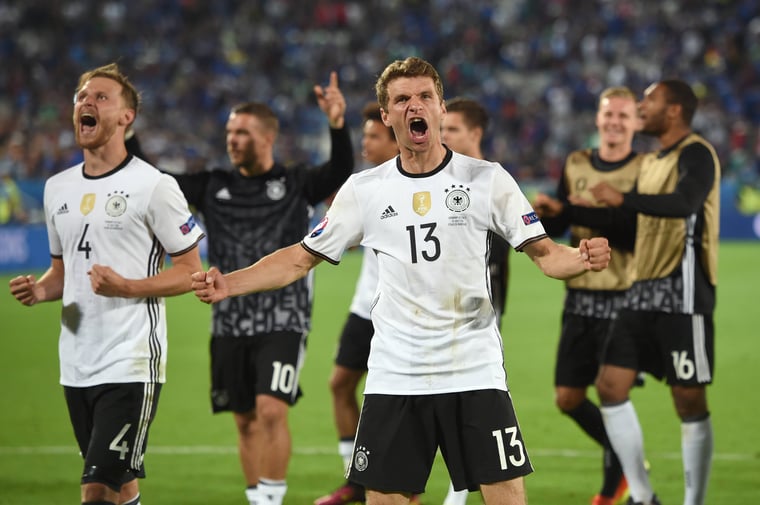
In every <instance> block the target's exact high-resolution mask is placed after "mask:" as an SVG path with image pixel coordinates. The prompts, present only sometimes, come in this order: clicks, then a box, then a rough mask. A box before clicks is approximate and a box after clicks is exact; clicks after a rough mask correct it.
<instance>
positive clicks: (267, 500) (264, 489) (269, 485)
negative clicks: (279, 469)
mask: <svg viewBox="0 0 760 505" xmlns="http://www.w3.org/2000/svg"><path fill="white" fill-rule="evenodd" d="M257 488H258V491H259V493H258V500H259V503H258V504H257V505H282V498H283V497H284V496H285V492H286V491H287V490H288V485H287V484H286V482H285V481H284V480H270V479H261V478H260V479H259V485H258V486H257Z"/></svg>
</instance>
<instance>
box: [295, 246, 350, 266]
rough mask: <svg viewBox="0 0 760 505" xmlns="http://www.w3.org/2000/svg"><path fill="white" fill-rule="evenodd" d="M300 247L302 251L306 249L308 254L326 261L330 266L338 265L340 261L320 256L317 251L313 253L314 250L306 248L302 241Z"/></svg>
mask: <svg viewBox="0 0 760 505" xmlns="http://www.w3.org/2000/svg"><path fill="white" fill-rule="evenodd" d="M301 247H303V248H304V249H306V251H307V252H308V253H309V254H313V255H314V256H317V257H319V258H322V259H323V260H325V261H326V262H328V263H331V264H333V265H337V264H339V263H340V261H339V260H334V259H332V258H330V257H328V256H325V255H324V254H322V253H320V252H318V251H315V250H314V249H312V248H311V247H309V246H307V245H306V244H305V243H304V242H303V241H301Z"/></svg>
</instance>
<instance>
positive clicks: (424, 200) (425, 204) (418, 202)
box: [412, 191, 431, 216]
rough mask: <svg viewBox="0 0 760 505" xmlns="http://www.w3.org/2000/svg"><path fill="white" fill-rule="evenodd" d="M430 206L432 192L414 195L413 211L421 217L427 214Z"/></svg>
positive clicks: (421, 192)
mask: <svg viewBox="0 0 760 505" xmlns="http://www.w3.org/2000/svg"><path fill="white" fill-rule="evenodd" d="M430 206H431V200H430V191H420V192H419V193H415V194H414V195H412V209H413V210H414V212H416V213H417V214H419V215H420V216H424V215H425V214H427V213H428V211H429V210H430Z"/></svg>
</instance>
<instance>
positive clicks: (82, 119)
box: [79, 112, 98, 135]
mask: <svg viewBox="0 0 760 505" xmlns="http://www.w3.org/2000/svg"><path fill="white" fill-rule="evenodd" d="M97 124H98V120H97V119H95V116H93V115H92V114H90V113H89V112H85V113H83V114H82V115H80V116H79V131H80V132H81V133H82V134H84V135H88V134H92V133H93V132H94V131H95V126H97Z"/></svg>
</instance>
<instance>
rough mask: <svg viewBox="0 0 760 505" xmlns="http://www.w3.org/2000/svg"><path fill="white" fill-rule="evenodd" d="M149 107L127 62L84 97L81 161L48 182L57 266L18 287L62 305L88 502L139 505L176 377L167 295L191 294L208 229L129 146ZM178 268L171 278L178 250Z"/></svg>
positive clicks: (71, 404) (86, 88)
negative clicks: (140, 113)
mask: <svg viewBox="0 0 760 505" xmlns="http://www.w3.org/2000/svg"><path fill="white" fill-rule="evenodd" d="M138 106H139V96H138V93H137V90H136V89H135V88H134V87H133V85H132V84H131V83H130V82H129V80H128V79H127V77H126V76H124V75H123V74H122V73H121V72H120V71H119V68H118V67H117V66H116V65H115V64H111V65H107V66H104V67H99V68H96V69H94V70H91V71H89V72H85V73H84V74H82V76H81V77H80V78H79V84H78V85H77V88H76V93H75V95H74V113H73V122H74V135H75V138H76V142H77V145H78V146H79V147H81V148H82V150H83V151H84V163H79V164H78V165H75V166H73V167H71V168H69V169H67V170H65V171H63V172H61V173H59V174H57V175H54V176H52V177H51V178H50V179H48V180H47V182H46V184H45V195H44V209H45V217H46V221H47V231H48V239H49V243H50V256H51V264H50V268H49V269H48V270H47V271H46V272H45V274H43V275H42V277H41V278H40V279H39V280H35V278H34V276H32V275H25V276H19V277H16V278H14V279H12V280H11V281H10V290H11V293H12V294H13V296H15V297H16V299H17V300H19V301H20V302H21V303H23V304H24V305H34V304H36V303H40V302H48V301H53V300H62V303H63V310H62V313H61V333H60V343H59V353H60V369H61V384H62V385H63V389H64V394H65V397H66V404H67V406H68V410H69V416H70V418H71V423H72V426H73V428H74V435H75V436H76V439H77V442H78V444H79V450H80V451H81V453H82V457H83V458H84V471H83V472H82V477H81V501H82V503H83V504H90V505H96V504H97V505H107V504H113V505H116V504H128V505H138V504H139V502H140V494H139V489H138V484H137V480H136V478H137V477H144V475H145V473H144V468H143V456H144V455H145V449H146V445H147V437H148V428H149V426H150V424H151V422H152V421H153V418H154V416H155V414H156V407H157V406H158V397H159V393H160V392H161V384H162V383H163V382H164V381H165V380H166V345H167V338H166V314H165V307H164V297H166V296H173V295H178V294H181V293H185V292H187V291H189V290H190V274H192V273H193V272H194V271H195V270H196V269H197V268H198V267H199V266H200V265H201V261H200V255H199V252H198V247H197V245H198V241H199V240H200V239H201V238H202V237H203V232H202V231H201V229H200V227H199V226H197V225H196V224H195V222H194V220H193V217H192V215H191V213H190V210H189V209H188V205H187V202H186V201H185V198H184V197H183V196H182V192H181V191H180V189H179V187H177V183H176V182H175V180H174V179H172V178H171V177H170V176H168V175H164V174H161V172H159V171H158V170H156V168H154V167H153V166H151V165H149V164H148V163H146V162H144V161H142V160H140V159H138V158H136V157H134V156H132V155H131V154H129V153H128V152H127V149H126V147H125V145H124V136H125V132H126V130H127V128H128V127H129V126H130V125H131V124H132V123H133V122H134V120H135V116H136V114H137V109H138ZM167 252H168V253H169V255H170V256H171V262H172V265H173V266H172V267H171V268H167V269H162V266H163V263H164V258H165V255H166V253H167Z"/></svg>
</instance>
